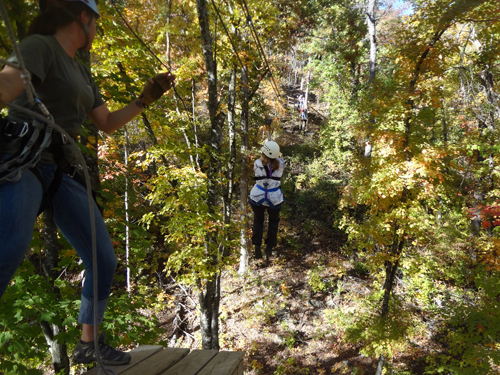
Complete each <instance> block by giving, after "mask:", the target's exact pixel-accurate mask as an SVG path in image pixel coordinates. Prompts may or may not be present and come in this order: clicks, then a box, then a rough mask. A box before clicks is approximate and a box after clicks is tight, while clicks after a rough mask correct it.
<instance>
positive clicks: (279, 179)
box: [254, 176, 281, 181]
mask: <svg viewBox="0 0 500 375" xmlns="http://www.w3.org/2000/svg"><path fill="white" fill-rule="evenodd" d="M254 180H255V181H260V180H274V181H281V177H266V176H261V177H254Z"/></svg>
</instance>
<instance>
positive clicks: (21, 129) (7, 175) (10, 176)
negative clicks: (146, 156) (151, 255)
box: [0, 0, 116, 375]
mask: <svg viewBox="0 0 500 375" xmlns="http://www.w3.org/2000/svg"><path fill="white" fill-rule="evenodd" d="M42 1H43V0H42ZM49 1H50V0H49ZM69 1H82V2H84V3H85V4H86V5H88V6H90V8H91V9H92V10H97V7H96V5H95V2H94V0H69ZM90 3H93V4H92V5H91V4H90ZM0 13H1V16H2V19H3V21H4V23H5V27H6V29H7V32H8V36H9V39H10V41H11V44H12V47H13V49H14V53H15V55H16V58H17V61H18V64H17V65H15V64H12V63H10V62H8V61H5V60H3V59H0V63H2V64H6V65H9V66H13V67H16V68H17V69H19V70H20V71H21V77H22V78H23V80H24V87H25V91H26V94H27V97H28V102H29V103H30V109H26V108H24V107H21V106H18V105H16V104H13V103H7V102H6V103H5V104H6V105H7V107H8V108H12V109H15V110H19V111H23V112H24V113H25V114H27V115H28V116H30V117H31V118H33V123H32V124H31V129H30V124H29V123H22V124H17V123H10V125H9V122H6V123H5V124H2V125H5V126H6V128H7V131H5V127H4V126H2V128H3V129H2V131H3V134H1V136H2V137H7V138H8V137H11V138H14V137H17V138H21V139H23V138H24V137H26V136H27V135H29V137H30V138H29V139H28V141H27V142H26V143H25V144H24V147H23V150H22V151H21V152H20V153H19V154H16V155H14V156H13V158H14V159H15V160H16V162H15V163H11V164H10V166H6V165H8V164H9V163H10V161H7V163H5V164H4V163H2V162H0V166H1V167H0V171H2V170H3V171H4V172H0V173H3V174H4V177H3V178H4V180H5V181H16V178H17V180H18V179H19V178H20V176H21V173H22V172H23V171H24V170H26V169H27V168H32V167H34V166H35V164H36V162H37V161H38V160H39V157H40V154H41V151H42V150H43V149H45V148H47V147H48V146H49V144H50V140H51V139H52V137H51V135H52V131H53V130H56V131H58V132H59V133H60V134H61V137H63V138H65V140H66V141H67V142H69V144H70V146H71V147H72V148H74V149H75V150H78V151H77V153H76V155H77V157H78V161H79V163H80V165H81V166H82V168H81V170H82V172H83V174H84V178H83V179H84V181H85V186H86V187H87V199H88V202H89V213H90V232H91V244H92V258H93V262H92V265H93V273H94V275H93V284H94V285H93V294H94V301H97V298H98V295H99V293H98V286H97V284H98V268H97V238H96V236H97V235H96V223H95V216H94V205H93V197H92V188H91V183H90V176H89V172H88V169H87V165H86V163H85V158H84V157H83V155H82V153H81V151H80V150H79V149H78V146H77V145H76V143H75V141H74V140H73V138H72V137H71V136H70V135H69V134H68V133H67V132H66V131H65V130H64V129H63V128H61V127H60V126H59V125H57V124H56V123H55V122H54V120H53V118H52V116H51V115H50V113H49V112H48V110H47V108H45V106H44V105H43V104H42V102H41V101H40V100H38V99H37V97H36V93H35V89H34V87H33V84H32V83H31V76H30V73H29V71H28V70H27V69H26V67H25V65H24V62H23V59H22V56H21V53H20V51H19V48H18V45H17V40H16V38H15V36H14V32H13V30H12V26H11V24H10V19H9V16H8V14H7V10H6V9H5V5H4V1H3V0H0ZM96 13H97V12H96ZM97 14H98V13H97ZM35 108H36V109H39V110H40V112H41V113H42V114H40V113H38V112H35V111H34V110H33V109H35ZM9 129H10V131H9ZM41 133H42V134H43V138H41V139H40V134H41ZM21 135H23V136H24V137H23V136H21ZM35 138H36V139H35ZM20 155H23V156H20ZM21 158H24V159H23V160H24V161H25V162H23V161H21ZM9 168H10V169H9ZM6 171H8V172H6ZM0 176H2V175H1V174H0ZM5 181H3V182H5ZM0 183H1V180H0ZM93 305H94V306H93V307H94V309H93V314H94V322H96V321H97V316H98V304H97V303H94V304H93ZM98 340H99V338H98V332H97V324H94V346H95V353H96V358H97V363H98V364H99V372H101V371H102V372H104V374H105V375H111V374H113V375H116V372H115V371H114V370H111V369H106V368H105V367H104V364H103V363H102V358H101V355H100V352H99V341H98Z"/></svg>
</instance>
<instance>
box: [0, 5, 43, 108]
mask: <svg viewBox="0 0 500 375" xmlns="http://www.w3.org/2000/svg"><path fill="white" fill-rule="evenodd" d="M0 13H1V14H2V18H3V21H4V22H5V27H6V29H7V34H8V35H9V39H10V41H11V43H12V48H13V49H14V53H15V55H16V57H17V61H18V64H19V66H18V67H17V69H19V70H20V71H21V78H22V79H23V81H24V87H25V88H26V94H27V96H28V101H29V103H30V105H31V106H34V105H35V88H34V87H33V85H32V83H31V76H30V72H28V70H27V69H26V66H25V65H24V61H23V59H22V58H21V52H20V51H19V47H18V45H17V42H16V37H15V36H14V31H13V30H12V25H11V24H10V19H9V15H8V14H7V9H5V6H4V3H3V0H0Z"/></svg>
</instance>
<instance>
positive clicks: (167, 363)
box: [121, 348, 189, 375]
mask: <svg viewBox="0 0 500 375" xmlns="http://www.w3.org/2000/svg"><path fill="white" fill-rule="evenodd" d="M188 353H189V349H185V348H167V349H165V350H162V351H159V352H158V353H155V354H154V355H152V356H151V357H149V358H148V359H147V360H146V361H142V362H141V363H139V364H138V365H137V366H134V367H132V368H131V369H129V370H127V371H125V372H123V373H122V374H121V375H159V374H162V373H164V372H165V371H166V370H167V369H169V368H170V367H172V366H173V365H175V364H176V363H177V362H179V361H180V360H182V359H183V358H184V357H186V355H188Z"/></svg>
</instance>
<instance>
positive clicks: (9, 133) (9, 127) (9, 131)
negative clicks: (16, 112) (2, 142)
mask: <svg viewBox="0 0 500 375" xmlns="http://www.w3.org/2000/svg"><path fill="white" fill-rule="evenodd" d="M16 125H17V122H12V121H9V122H8V123H7V124H5V128H4V130H3V134H4V135H5V136H6V137H9V138H10V137H14V136H17V137H19V138H22V137H24V136H25V135H26V134H28V132H29V124H28V123H27V122H23V128H22V129H21V131H20V132H19V134H13V130H14V129H15V126H16Z"/></svg>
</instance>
